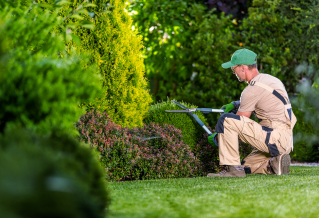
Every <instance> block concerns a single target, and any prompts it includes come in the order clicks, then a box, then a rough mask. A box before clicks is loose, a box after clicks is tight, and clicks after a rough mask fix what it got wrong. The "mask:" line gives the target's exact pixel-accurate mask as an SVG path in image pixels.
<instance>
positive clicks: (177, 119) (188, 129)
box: [144, 99, 207, 149]
mask: <svg viewBox="0 0 319 218" xmlns="http://www.w3.org/2000/svg"><path fill="white" fill-rule="evenodd" d="M180 103H181V104H183V105H184V106H186V107H188V108H197V106H195V105H191V104H189V103H185V102H180ZM165 110H183V109H182V108H180V107H179V106H178V105H176V104H175V103H174V102H172V101H170V100H169V99H168V100H167V101H163V102H161V103H157V104H154V105H151V107H150V109H149V113H148V114H147V117H146V118H145V119H144V123H146V124H149V123H151V122H154V123H159V124H161V125H162V124H169V125H174V126H175V127H176V128H177V129H180V130H182V134H183V141H184V142H185V143H186V144H187V145H189V146H190V147H191V148H192V149H194V147H195V145H196V144H197V141H198V140H199V138H200V137H202V135H203V134H204V130H203V129H202V128H201V127H200V126H199V125H198V123H197V122H196V121H195V120H194V119H193V118H192V117H191V116H190V115H189V114H187V113H167V112H165ZM194 114H196V115H197V116H198V118H199V119H200V120H201V121H202V122H203V123H204V124H206V125H207V121H206V118H205V117H204V115H203V114H202V113H201V112H198V111H197V112H194Z"/></svg>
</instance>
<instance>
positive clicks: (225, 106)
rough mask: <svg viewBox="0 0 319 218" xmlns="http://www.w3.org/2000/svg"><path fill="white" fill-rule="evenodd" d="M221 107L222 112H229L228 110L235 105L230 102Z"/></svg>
mask: <svg viewBox="0 0 319 218" xmlns="http://www.w3.org/2000/svg"><path fill="white" fill-rule="evenodd" d="M221 109H225V111H224V113H229V112H230V111H232V110H234V109H235V106H234V105H233V104H232V103H229V104H226V105H223V106H222V108H221Z"/></svg>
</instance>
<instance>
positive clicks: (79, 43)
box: [70, 33, 81, 46]
mask: <svg viewBox="0 0 319 218" xmlns="http://www.w3.org/2000/svg"><path fill="white" fill-rule="evenodd" d="M70 35H71V37H72V39H73V41H74V42H75V44H76V45H77V46H80V45H81V39H80V38H79V37H78V36H77V35H75V34H73V33H71V34H70Z"/></svg>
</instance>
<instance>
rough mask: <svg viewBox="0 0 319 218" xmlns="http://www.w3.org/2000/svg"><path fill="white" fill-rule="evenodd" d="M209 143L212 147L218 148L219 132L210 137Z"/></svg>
mask: <svg viewBox="0 0 319 218" xmlns="http://www.w3.org/2000/svg"><path fill="white" fill-rule="evenodd" d="M208 143H209V144H211V145H216V146H218V142H217V132H215V133H214V134H213V135H210V136H208Z"/></svg>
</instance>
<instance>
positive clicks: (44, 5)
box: [38, 3, 53, 9]
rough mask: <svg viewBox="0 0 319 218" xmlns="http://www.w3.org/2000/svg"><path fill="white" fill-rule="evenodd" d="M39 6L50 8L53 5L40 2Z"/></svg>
mask: <svg viewBox="0 0 319 218" xmlns="http://www.w3.org/2000/svg"><path fill="white" fill-rule="evenodd" d="M38 6H39V7H42V8H48V9H52V8H53V6H52V5H50V4H46V3H40V4H38Z"/></svg>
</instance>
